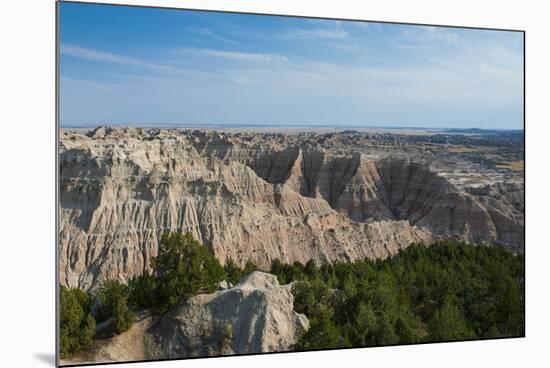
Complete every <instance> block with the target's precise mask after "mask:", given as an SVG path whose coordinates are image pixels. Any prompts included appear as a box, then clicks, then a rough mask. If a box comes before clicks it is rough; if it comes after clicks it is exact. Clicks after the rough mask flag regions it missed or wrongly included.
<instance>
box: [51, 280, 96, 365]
mask: <svg viewBox="0 0 550 368" xmlns="http://www.w3.org/2000/svg"><path fill="white" fill-rule="evenodd" d="M60 302H61V303H60V304H61V311H60V327H61V328H60V345H61V349H60V353H61V357H62V358H65V357H68V356H70V355H71V354H74V353H75V352H78V351H81V350H86V349H87V348H89V347H90V346H91V344H92V339H93V336H94V334H95V319H94V318H93V317H92V315H91V313H90V308H91V303H92V301H91V298H90V296H89V295H88V294H86V293H85V292H83V291H82V290H80V289H68V288H66V287H64V286H62V287H61V295H60Z"/></svg>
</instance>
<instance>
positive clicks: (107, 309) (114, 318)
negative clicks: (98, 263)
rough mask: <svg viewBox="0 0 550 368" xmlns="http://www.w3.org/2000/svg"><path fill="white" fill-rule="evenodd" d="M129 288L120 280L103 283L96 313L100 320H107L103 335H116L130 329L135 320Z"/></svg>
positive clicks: (97, 296) (98, 296)
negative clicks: (129, 304) (129, 301)
mask: <svg viewBox="0 0 550 368" xmlns="http://www.w3.org/2000/svg"><path fill="white" fill-rule="evenodd" d="M128 297H129V289H128V286H127V285H124V284H122V283H120V282H119V281H114V280H109V281H106V282H104V283H103V285H102V286H101V288H100V289H99V291H98V292H97V294H96V299H97V301H98V303H99V305H100V307H99V310H98V312H97V313H96V319H97V321H98V322H107V326H106V328H105V329H104V330H102V331H101V335H106V336H109V335H116V334H120V333H122V332H125V331H128V329H129V328H130V327H132V324H133V323H134V321H135V314H134V312H133V311H132V310H131V309H130V308H129V306H128Z"/></svg>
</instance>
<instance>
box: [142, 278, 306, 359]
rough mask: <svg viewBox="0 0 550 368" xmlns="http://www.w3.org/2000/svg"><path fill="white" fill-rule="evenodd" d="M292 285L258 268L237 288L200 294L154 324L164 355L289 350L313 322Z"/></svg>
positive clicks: (159, 348)
mask: <svg viewBox="0 0 550 368" xmlns="http://www.w3.org/2000/svg"><path fill="white" fill-rule="evenodd" d="M293 302H294V297H293V295H292V293H291V286H290V285H284V286H281V285H279V282H278V281H277V277H275V276H273V275H270V274H267V273H263V272H258V271H257V272H253V273H251V274H250V275H248V276H247V277H246V278H244V279H243V280H241V282H240V283H239V284H238V285H236V286H235V287H233V288H230V289H227V290H222V291H218V292H215V293H213V294H203V295H197V296H195V297H193V298H191V299H190V300H189V301H188V302H187V303H185V304H183V305H181V306H180V307H177V308H175V309H174V310H172V311H170V312H168V313H167V314H166V315H164V316H163V317H162V319H161V321H160V322H159V323H158V324H157V325H155V326H154V328H152V329H151V335H152V336H154V341H155V342H156V344H157V346H158V351H159V352H161V353H160V354H161V356H163V357H167V358H188V357H198V356H213V355H220V354H221V355H232V354H251V353H266V352H274V351H287V350H289V349H290V348H291V347H292V345H293V344H294V343H295V341H296V338H297V335H298V333H299V332H300V331H305V330H307V328H308V327H309V321H308V320H307V318H306V317H305V316H304V315H303V314H299V313H296V312H295V311H294V309H293Z"/></svg>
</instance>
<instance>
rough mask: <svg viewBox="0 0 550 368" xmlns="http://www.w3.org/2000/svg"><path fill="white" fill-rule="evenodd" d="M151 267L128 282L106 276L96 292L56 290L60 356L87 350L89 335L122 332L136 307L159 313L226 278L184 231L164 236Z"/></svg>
mask: <svg viewBox="0 0 550 368" xmlns="http://www.w3.org/2000/svg"><path fill="white" fill-rule="evenodd" d="M233 265H234V264H233ZM151 266H152V272H151V273H149V272H145V273H144V274H142V275H140V276H138V277H134V278H133V279H131V280H130V282H129V283H128V285H126V284H123V283H121V282H119V281H116V280H108V281H106V282H104V283H103V284H102V285H101V287H100V288H99V289H98V290H97V292H95V293H84V292H83V291H81V290H79V289H67V288H65V287H62V288H61V319H60V325H61V342H60V344H61V356H62V357H67V356H70V355H71V354H74V353H75V352H78V351H82V350H86V349H88V348H90V347H91V345H92V341H93V337H94V336H95V337H107V336H113V335H116V334H120V333H122V332H125V331H127V330H128V329H129V328H130V327H131V326H132V324H133V323H134V321H135V318H136V314H135V311H137V310H140V309H151V310H152V311H153V312H154V313H158V314H161V313H164V312H165V311H167V310H168V309H169V308H170V307H171V306H173V305H176V304H179V303H181V302H184V301H185V300H186V299H187V298H189V297H190V296H192V295H195V294H197V293H200V292H212V291H214V290H215V289H216V286H217V284H218V283H219V282H220V281H222V280H224V279H225V278H226V272H225V270H224V268H223V267H222V266H221V264H220V262H219V261H218V260H217V259H216V258H215V257H214V255H213V254H212V253H211V252H210V251H209V249H208V248H207V247H206V246H204V245H203V244H201V243H200V242H198V241H197V240H195V239H193V237H192V235H191V234H188V233H187V234H181V233H167V234H164V235H163V236H162V238H161V241H160V245H159V252H158V255H157V257H155V258H154V259H153V260H152V264H151ZM229 266H230V267H231V265H229ZM235 272H237V270H235ZM238 272H243V271H242V270H240V269H238ZM239 275H240V273H239ZM96 323H97V327H98V328H97V330H96Z"/></svg>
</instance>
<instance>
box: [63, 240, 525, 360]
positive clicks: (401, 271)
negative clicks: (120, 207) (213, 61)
mask: <svg viewBox="0 0 550 368" xmlns="http://www.w3.org/2000/svg"><path fill="white" fill-rule="evenodd" d="M523 264H524V263H523V256H522V255H515V254H512V253H510V252H508V251H506V250H505V249H503V248H501V247H485V246H473V245H469V244H464V243H460V244H456V243H450V242H439V243H436V244H434V245H432V246H429V247H426V246H423V245H412V246H410V247H409V248H407V249H406V250H404V251H402V252H400V253H399V254H398V255H396V256H394V257H391V258H388V259H386V260H378V261H371V260H368V259H365V260H360V261H356V262H352V263H335V264H331V265H329V264H324V265H321V266H317V265H316V264H315V263H314V262H313V261H310V262H308V263H307V264H305V265H302V264H300V263H294V264H292V265H289V264H283V263H281V262H279V261H274V262H273V263H272V266H271V270H270V272H271V273H273V274H275V275H276V276H277V277H278V279H279V281H280V282H281V283H282V284H287V283H290V282H293V286H292V292H293V294H294V308H295V310H296V311H297V312H299V313H304V314H305V315H306V316H307V317H308V318H309V320H310V328H309V330H308V331H304V332H303V333H302V334H301V335H300V338H299V340H298V342H297V343H296V346H295V348H296V349H297V350H311V349H326V348H341V347H356V346H379V345H391V344H406V343H415V342H428V341H452V340H465V339H475V338H491V337H508V336H522V335H523V334H524V299H523V296H524V266H523ZM151 265H152V272H145V273H144V274H142V275H140V276H137V277H134V278H133V279H131V280H130V281H129V283H128V285H125V284H122V283H120V282H118V281H107V282H105V283H104V284H103V285H102V286H101V287H100V288H99V289H98V290H97V292H96V293H95V294H91V293H88V294H87V293H84V292H82V291H81V290H78V289H67V288H64V287H63V288H61V354H62V356H64V357H66V356H69V355H71V354H73V353H74V352H77V351H79V350H85V349H87V348H89V347H90V346H91V343H92V341H93V337H94V335H95V336H96V337H98V336H112V335H114V334H119V333H122V332H124V331H126V330H128V329H129V328H130V327H131V325H132V323H133V322H134V320H135V311H137V310H140V309H149V310H151V311H153V313H156V314H162V313H164V312H166V311H167V310H169V309H170V308H171V307H172V306H174V305H176V304H179V303H182V302H184V301H185V300H186V299H187V298H189V297H191V296H193V295H195V294H197V293H201V292H207V293H209V292H212V291H214V290H215V289H216V287H217V285H218V284H219V282H220V281H222V280H227V281H228V282H231V283H233V284H235V283H237V282H238V281H239V280H240V279H241V278H242V277H243V276H246V275H248V274H249V273H251V272H253V271H255V270H258V269H259V268H258V267H257V266H256V265H255V264H254V263H252V262H247V263H246V265H245V267H244V268H240V267H239V266H238V265H237V264H236V263H235V262H234V261H233V260H231V259H229V260H228V261H227V262H226V264H225V266H222V265H221V264H220V263H219V261H218V260H217V259H216V258H215V257H214V255H213V254H212V253H211V252H210V251H209V249H208V247H206V246H204V245H203V244H201V243H200V242H198V241H197V240H195V239H193V237H192V235H191V234H181V233H167V234H165V235H163V236H162V238H161V241H160V245H159V253H158V256H157V257H155V258H154V259H153V260H152V264H151ZM96 322H97V325H98V326H100V327H101V328H98V329H97V330H98V332H97V334H96Z"/></svg>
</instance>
